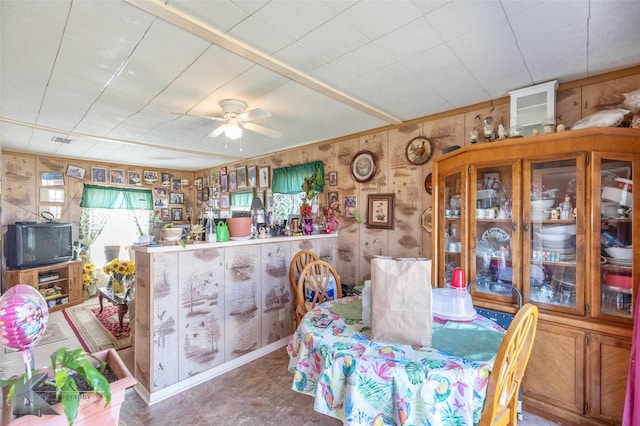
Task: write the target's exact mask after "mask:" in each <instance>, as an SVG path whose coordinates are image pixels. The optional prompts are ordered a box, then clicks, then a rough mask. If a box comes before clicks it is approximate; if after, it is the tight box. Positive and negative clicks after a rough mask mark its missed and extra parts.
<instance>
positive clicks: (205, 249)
mask: <svg viewBox="0 0 640 426" xmlns="http://www.w3.org/2000/svg"><path fill="white" fill-rule="evenodd" d="M302 249H307V250H312V251H314V252H316V253H317V254H318V256H319V257H320V258H321V259H324V260H327V261H329V262H331V263H332V264H336V260H337V259H336V256H337V234H318V235H311V236H304V237H279V238H266V239H253V240H246V241H228V242H224V243H201V244H189V245H187V246H186V247H184V248H182V247H180V246H178V245H168V246H167V245H163V246H158V247H151V246H149V247H144V246H143V247H135V248H134V250H135V261H136V295H135V304H136V305H135V312H136V314H135V317H134V319H135V329H134V332H135V338H134V350H135V368H134V371H135V376H136V378H137V379H138V385H137V386H136V391H137V392H138V394H140V395H141V396H142V398H143V399H145V400H146V401H147V403H149V404H152V403H154V402H157V401H160V400H162V399H165V398H167V397H170V396H172V395H174V394H176V393H178V392H181V391H183V390H185V389H188V388H190V387H192V386H195V385H197V384H199V383H201V382H203V381H205V380H208V379H210V378H212V377H215V376H217V375H219V374H222V373H224V372H226V371H228V370H231V369H233V368H238V367H240V368H241V366H242V365H243V364H244V363H246V362H249V361H251V360H253V359H256V358H258V357H260V356H263V355H265V354H267V353H269V352H271V351H273V350H276V349H278V348H280V347H282V346H284V345H286V343H287V342H288V338H289V336H290V335H291V334H292V333H293V330H294V326H293V324H294V322H293V318H294V298H295V295H294V294H293V293H292V290H291V286H290V284H289V277H288V273H289V264H290V262H291V258H292V257H293V255H294V254H295V253H296V252H297V251H299V250H302Z"/></svg>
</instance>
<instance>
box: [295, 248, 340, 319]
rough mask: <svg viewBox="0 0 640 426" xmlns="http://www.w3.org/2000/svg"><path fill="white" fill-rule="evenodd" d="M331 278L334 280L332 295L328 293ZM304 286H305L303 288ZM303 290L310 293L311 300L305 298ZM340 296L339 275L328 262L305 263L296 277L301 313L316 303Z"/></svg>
mask: <svg viewBox="0 0 640 426" xmlns="http://www.w3.org/2000/svg"><path fill="white" fill-rule="evenodd" d="M331 279H333V281H334V282H335V291H334V294H333V297H332V296H331V295H330V294H329V293H328V290H329V287H330V283H331ZM305 286H306V287H307V288H306V289H305ZM305 291H307V292H308V293H309V294H312V297H311V300H306V299H305ZM340 298H342V283H341V282H340V276H339V275H338V273H337V272H336V270H335V268H334V267H333V266H331V264H330V263H329V262H326V261H324V260H314V261H312V262H310V263H309V264H307V266H305V267H304V269H303V270H302V272H301V273H300V277H299V278H298V296H297V299H298V300H301V301H302V302H303V303H302V304H301V308H302V315H304V314H305V313H307V312H308V311H310V310H311V309H313V308H314V307H315V306H316V305H317V304H319V303H323V302H326V301H327V300H333V299H340Z"/></svg>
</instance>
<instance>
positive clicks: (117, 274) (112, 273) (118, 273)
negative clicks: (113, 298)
mask: <svg viewBox="0 0 640 426" xmlns="http://www.w3.org/2000/svg"><path fill="white" fill-rule="evenodd" d="M102 271H103V272H104V273H105V274H107V275H109V283H108V284H107V289H109V290H111V291H112V292H113V294H116V295H121V296H124V294H125V292H126V291H127V290H128V287H129V282H130V280H131V278H132V277H133V275H134V274H135V273H136V266H135V263H133V262H132V261H130V260H120V259H113V260H111V262H109V263H107V264H106V265H105V266H104V267H103V268H102Z"/></svg>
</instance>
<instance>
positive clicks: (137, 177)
mask: <svg viewBox="0 0 640 426" xmlns="http://www.w3.org/2000/svg"><path fill="white" fill-rule="evenodd" d="M127 183H128V184H129V185H139V184H141V183H142V176H141V174H140V170H128V171H127Z"/></svg>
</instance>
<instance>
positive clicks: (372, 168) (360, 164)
mask: <svg viewBox="0 0 640 426" xmlns="http://www.w3.org/2000/svg"><path fill="white" fill-rule="evenodd" d="M377 170H378V166H377V165H376V156H375V154H374V153H373V152H371V151H360V152H358V153H357V154H356V155H355V157H353V159H352V160H351V176H353V178H354V179H355V180H356V182H360V183H364V182H368V181H370V180H371V179H372V178H373V177H374V176H375V174H376V171H377Z"/></svg>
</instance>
